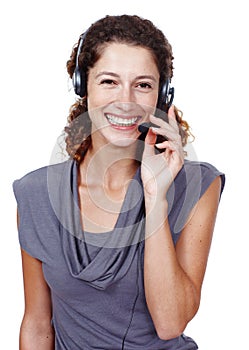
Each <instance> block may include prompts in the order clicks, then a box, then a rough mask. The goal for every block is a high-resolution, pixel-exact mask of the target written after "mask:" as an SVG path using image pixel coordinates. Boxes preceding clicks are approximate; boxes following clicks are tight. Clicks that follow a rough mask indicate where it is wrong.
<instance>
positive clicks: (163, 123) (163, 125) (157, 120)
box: [149, 114, 168, 128]
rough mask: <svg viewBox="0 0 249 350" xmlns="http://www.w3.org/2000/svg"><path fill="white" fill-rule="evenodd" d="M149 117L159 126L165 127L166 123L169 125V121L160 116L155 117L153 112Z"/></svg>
mask: <svg viewBox="0 0 249 350" xmlns="http://www.w3.org/2000/svg"><path fill="white" fill-rule="evenodd" d="M149 118H150V121H151V123H153V124H155V125H157V126H159V127H161V128H163V127H165V126H166V125H168V123H167V122H166V121H165V120H163V119H161V118H158V117H155V116H154V115H153V114H151V115H150V116H149Z"/></svg>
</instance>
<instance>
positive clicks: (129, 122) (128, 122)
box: [105, 114, 140, 127]
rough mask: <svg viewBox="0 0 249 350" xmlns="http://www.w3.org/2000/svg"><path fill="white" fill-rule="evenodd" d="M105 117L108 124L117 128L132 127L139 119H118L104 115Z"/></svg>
mask: <svg viewBox="0 0 249 350" xmlns="http://www.w3.org/2000/svg"><path fill="white" fill-rule="evenodd" d="M105 117H106V119H107V120H108V122H109V123H110V124H112V125H114V126H119V127H130V126H134V125H136V124H137V121H138V120H139V119H140V117H129V118H124V117H118V116H116V115H113V114H105Z"/></svg>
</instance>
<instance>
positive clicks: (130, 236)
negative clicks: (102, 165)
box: [48, 160, 145, 289]
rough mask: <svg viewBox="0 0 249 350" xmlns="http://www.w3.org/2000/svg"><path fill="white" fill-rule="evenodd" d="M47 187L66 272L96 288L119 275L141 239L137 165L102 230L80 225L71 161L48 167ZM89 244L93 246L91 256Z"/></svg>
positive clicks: (142, 213) (142, 219)
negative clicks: (108, 224) (108, 228)
mask: <svg viewBox="0 0 249 350" xmlns="http://www.w3.org/2000/svg"><path fill="white" fill-rule="evenodd" d="M48 189H49V195H50V201H51V204H52V207H53V210H54V212H55V214H56V216H57V218H58V220H59V227H60V234H61V244H62V250H63V254H64V257H65V260H66V263H67V266H68V270H69V272H70V274H71V275H72V276H73V277H74V278H77V279H80V280H82V281H85V283H87V284H89V285H91V286H92V287H94V288H96V289H106V288H108V287H109V286H110V285H111V284H113V283H115V282H117V281H118V280H119V279H121V278H122V277H123V276H124V275H125V274H126V273H127V271H128V270H129V267H130V266H131V264H132V261H133V259H134V257H135V255H136V253H137V250H138V247H139V245H140V244H142V242H143V240H144V232H145V210H144V194H143V186H142V181H141V168H140V167H139V168H138V169H137V171H136V174H135V175H134V177H133V179H132V180H131V182H130V184H129V187H128V189H127V192H126V195H125V198H124V201H123V204H122V207H121V211H120V214H119V216H118V219H117V222H116V224H115V227H114V229H113V230H112V231H110V232H106V233H88V232H84V231H83V229H82V224H81V213H80V208H79V198H78V166H77V163H76V162H75V161H73V160H69V161H67V162H65V164H64V167H63V170H62V171H57V168H56V167H50V169H49V172H48ZM83 200H84V199H83ZM92 248H95V254H94V257H93V256H91V250H92Z"/></svg>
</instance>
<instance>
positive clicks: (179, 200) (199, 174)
mask: <svg viewBox="0 0 249 350" xmlns="http://www.w3.org/2000/svg"><path fill="white" fill-rule="evenodd" d="M218 176H220V178H221V193H220V196H221V194H222V192H223V189H224V186H225V175H224V173H222V172H220V171H219V170H218V169H216V168H215V167H214V166H213V165H211V164H209V163H205V162H194V161H188V160H186V161H185V163H184V166H183V168H182V169H181V171H180V172H179V174H178V175H177V177H176V179H175V181H174V183H173V185H172V186H171V188H170V190H169V193H168V195H167V199H168V202H169V208H170V209H169V223H170V227H171V232H172V238H173V241H174V243H175V244H176V242H177V240H178V238H179V236H180V234H181V231H182V229H183V228H184V226H185V225H186V223H187V220H188V218H189V215H190V212H191V210H192V209H193V207H194V206H195V204H196V203H197V202H198V200H199V199H200V198H201V197H202V196H203V194H204V193H205V192H206V190H207V189H208V187H209V186H210V185H211V183H212V182H213V181H214V180H215V178H216V177H218Z"/></svg>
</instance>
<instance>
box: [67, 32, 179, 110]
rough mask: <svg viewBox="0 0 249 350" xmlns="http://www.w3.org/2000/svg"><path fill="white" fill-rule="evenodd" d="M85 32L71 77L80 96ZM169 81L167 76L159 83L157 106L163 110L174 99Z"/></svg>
mask: <svg viewBox="0 0 249 350" xmlns="http://www.w3.org/2000/svg"><path fill="white" fill-rule="evenodd" d="M87 33H88V29H87V30H86V31H85V32H84V33H83V34H81V36H80V41H79V45H78V49H77V54H76V66H75V70H74V73H73V77H72V81H73V87H74V92H75V94H76V95H78V96H80V97H84V96H85V95H86V92H87V90H86V81H87V79H86V72H85V71H84V70H82V69H80V66H79V56H80V53H81V51H82V47H83V45H84V41H85V37H86V35H87ZM170 82H171V81H170V79H169V78H167V79H166V81H165V82H163V83H162V84H161V88H160V91H159V94H158V101H157V108H159V109H160V110H162V111H164V112H167V111H168V109H169V107H170V106H171V105H172V102H173V99H174V93H175V89H174V87H171V86H170Z"/></svg>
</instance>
